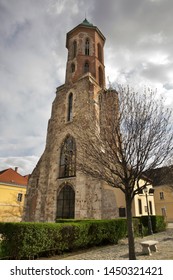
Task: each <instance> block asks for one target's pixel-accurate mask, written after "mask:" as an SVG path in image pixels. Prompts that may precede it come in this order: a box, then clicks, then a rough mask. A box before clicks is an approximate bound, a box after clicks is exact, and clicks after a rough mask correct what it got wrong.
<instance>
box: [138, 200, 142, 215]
mask: <svg viewBox="0 0 173 280" xmlns="http://www.w3.org/2000/svg"><path fill="white" fill-rule="evenodd" d="M138 209H139V215H142V201H141V199H138Z"/></svg>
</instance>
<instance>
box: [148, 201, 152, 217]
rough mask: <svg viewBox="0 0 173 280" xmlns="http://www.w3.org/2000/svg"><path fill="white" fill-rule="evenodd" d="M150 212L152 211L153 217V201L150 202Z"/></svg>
mask: <svg viewBox="0 0 173 280" xmlns="http://www.w3.org/2000/svg"><path fill="white" fill-rule="evenodd" d="M149 210H150V215H153V207H152V202H151V201H149Z"/></svg>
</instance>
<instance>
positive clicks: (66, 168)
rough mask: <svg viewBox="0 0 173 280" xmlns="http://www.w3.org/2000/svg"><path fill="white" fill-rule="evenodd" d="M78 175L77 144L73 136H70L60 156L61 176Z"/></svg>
mask: <svg viewBox="0 0 173 280" xmlns="http://www.w3.org/2000/svg"><path fill="white" fill-rule="evenodd" d="M75 175H76V144H75V140H74V138H73V137H71V136H68V137H67V138H66V140H65V142H64V144H63V146H62V149H61V156H60V174H59V177H60V178H67V177H73V176H75Z"/></svg>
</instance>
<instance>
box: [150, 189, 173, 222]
mask: <svg viewBox="0 0 173 280" xmlns="http://www.w3.org/2000/svg"><path fill="white" fill-rule="evenodd" d="M154 199H155V207H156V214H157V215H162V216H164V217H165V220H166V221H167V222H173V189H172V188H171V187H169V186H166V185H165V186H158V187H155V192H154Z"/></svg>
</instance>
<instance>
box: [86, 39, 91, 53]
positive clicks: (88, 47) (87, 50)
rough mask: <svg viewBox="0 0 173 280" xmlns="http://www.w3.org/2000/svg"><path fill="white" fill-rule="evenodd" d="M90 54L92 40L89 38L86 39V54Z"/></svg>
mask: <svg viewBox="0 0 173 280" xmlns="http://www.w3.org/2000/svg"><path fill="white" fill-rule="evenodd" d="M89 54H90V42H89V39H86V41H85V55H89Z"/></svg>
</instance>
